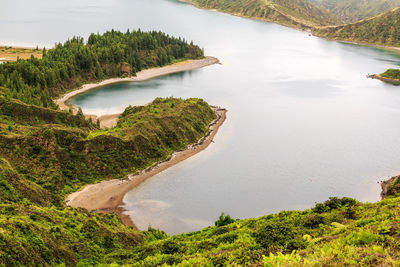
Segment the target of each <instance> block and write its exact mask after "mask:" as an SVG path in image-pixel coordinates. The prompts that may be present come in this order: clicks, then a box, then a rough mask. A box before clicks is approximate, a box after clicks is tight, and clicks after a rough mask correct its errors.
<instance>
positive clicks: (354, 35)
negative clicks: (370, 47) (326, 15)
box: [314, 8, 400, 46]
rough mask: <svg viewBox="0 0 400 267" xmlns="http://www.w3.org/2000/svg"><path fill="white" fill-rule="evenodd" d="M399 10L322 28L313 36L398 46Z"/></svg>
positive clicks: (399, 37)
mask: <svg viewBox="0 0 400 267" xmlns="http://www.w3.org/2000/svg"><path fill="white" fill-rule="evenodd" d="M399 25H400V8H396V9H394V10H391V11H388V12H385V13H382V14H380V15H377V16H374V17H371V18H368V19H364V20H361V21H359V22H356V23H352V24H347V25H341V26H331V27H323V28H318V29H315V30H314V34H315V35H317V36H321V37H326V38H330V39H337V40H344V41H351V42H359V43H368V44H379V45H385V46H400V26H399Z"/></svg>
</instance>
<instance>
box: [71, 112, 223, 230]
mask: <svg viewBox="0 0 400 267" xmlns="http://www.w3.org/2000/svg"><path fill="white" fill-rule="evenodd" d="M212 108H213V110H214V111H215V113H216V114H217V118H216V119H215V120H214V121H213V122H211V124H210V126H209V132H208V134H207V135H206V136H205V137H203V138H202V139H200V140H199V141H198V142H197V143H196V144H193V145H190V146H188V147H187V148H186V149H184V150H182V151H177V152H174V153H173V154H172V155H171V157H170V158H169V159H168V160H166V161H162V162H159V163H158V164H156V165H155V166H154V167H151V168H149V169H146V170H144V171H141V172H140V173H139V174H136V175H128V177H127V178H126V179H123V180H119V179H114V180H108V181H103V182H100V183H97V184H92V185H87V186H85V187H84V188H83V189H82V190H80V191H78V192H75V193H72V194H70V195H68V196H67V198H66V204H67V205H68V206H72V207H75V208H85V209H87V210H89V211H97V212H105V213H110V212H116V213H117V214H119V215H120V217H121V219H122V220H123V222H124V223H125V224H126V225H128V226H134V224H133V222H132V220H130V218H129V216H127V215H124V214H122V210H121V209H120V208H119V207H120V205H122V204H123V198H124V196H125V194H126V193H127V192H129V191H130V190H132V189H133V188H135V187H137V186H138V185H140V184H141V183H143V182H144V181H146V180H147V179H149V178H150V177H152V176H154V175H156V174H158V173H160V172H162V171H164V170H165V169H167V168H169V167H171V166H173V165H175V164H177V163H179V162H181V161H183V160H185V159H187V158H189V157H191V156H193V155H195V154H197V153H199V152H200V151H202V150H204V149H205V148H206V147H208V145H209V144H210V143H211V142H212V141H213V138H214V136H215V135H216V133H217V131H218V129H219V127H220V126H221V125H222V123H223V122H224V121H225V119H226V112H227V110H226V109H222V108H218V107H212Z"/></svg>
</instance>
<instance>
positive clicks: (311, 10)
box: [187, 0, 340, 28]
mask: <svg viewBox="0 0 400 267" xmlns="http://www.w3.org/2000/svg"><path fill="white" fill-rule="evenodd" d="M187 2H191V3H193V4H195V5H196V6H199V7H201V8H207V9H217V10H219V11H222V12H226V13H231V14H234V15H238V16H243V17H250V18H255V19H262V20H265V21H269V22H275V23H279V24H282V25H286V26H290V27H295V28H312V27H315V26H327V25H336V24H339V22H340V21H339V20H338V19H337V18H336V16H335V15H333V14H331V13H330V12H328V11H325V10H322V9H320V8H318V7H316V6H315V5H314V4H312V3H310V2H308V1H307V0H268V1H263V0H187Z"/></svg>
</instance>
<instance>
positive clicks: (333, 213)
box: [100, 196, 400, 266]
mask: <svg viewBox="0 0 400 267" xmlns="http://www.w3.org/2000/svg"><path fill="white" fill-rule="evenodd" d="M399 202H400V197H398V196H397V197H390V198H387V199H385V200H383V201H381V202H378V203H374V204H362V203H359V202H357V201H355V200H354V199H350V198H342V199H339V198H330V199H329V200H328V201H326V202H324V203H319V204H317V205H316V206H315V207H314V208H313V209H310V210H305V211H282V212H280V213H278V214H273V215H267V216H264V217H260V218H257V219H246V220H237V221H233V222H232V223H230V224H227V225H224V226H219V227H208V228H205V229H203V230H200V231H197V232H193V233H188V234H182V235H177V236H172V237H161V238H160V240H148V239H147V240H146V241H145V242H144V243H142V244H140V245H138V246H136V247H135V248H134V249H132V250H124V249H118V250H115V251H113V252H112V253H109V254H107V255H105V257H104V258H103V259H101V260H100V262H102V263H104V262H105V263H107V264H115V265H117V264H120V265H126V266H160V265H162V264H167V265H180V266H192V265H199V266H228V265H234V266H235V265H239V266H243V265H251V264H254V265H264V266H299V265H301V266H352V265H359V266H397V265H399V264H400V250H399V241H400V224H399V221H400V206H399ZM153 231H154V230H153ZM158 236H161V235H158Z"/></svg>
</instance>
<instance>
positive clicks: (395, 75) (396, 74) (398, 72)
mask: <svg viewBox="0 0 400 267" xmlns="http://www.w3.org/2000/svg"><path fill="white" fill-rule="evenodd" d="M381 76H382V77H385V78H388V79H393V80H399V81H400V69H388V70H387V71H385V72H384V73H382V74H381Z"/></svg>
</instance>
